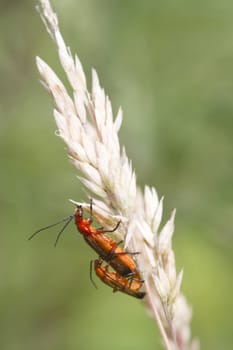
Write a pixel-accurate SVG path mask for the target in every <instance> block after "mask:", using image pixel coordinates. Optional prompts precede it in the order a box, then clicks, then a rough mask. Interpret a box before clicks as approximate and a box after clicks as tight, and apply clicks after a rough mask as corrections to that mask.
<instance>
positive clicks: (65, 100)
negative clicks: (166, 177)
mask: <svg viewBox="0 0 233 350" xmlns="http://www.w3.org/2000/svg"><path fill="white" fill-rule="evenodd" d="M39 2H40V6H39V11H40V15H41V18H42V20H43V22H44V24H45V27H46V29H47V31H48V33H49V35H50V36H51V38H52V40H53V41H54V43H55V44H56V48H57V52H58V55H59V59H60V62H61V65H62V67H63V69H64V71H65V73H66V76H67V78H68V81H69V84H70V86H71V89H72V96H71V95H70V94H69V93H68V92H67V90H66V88H65V86H64V84H63V83H62V82H61V80H60V79H59V78H58V77H57V75H56V74H55V73H54V71H53V70H52V69H51V68H50V67H49V66H48V65H47V64H46V63H45V62H44V61H43V60H42V59H41V58H39V57H37V58H36V63H37V68H38V71H39V74H40V77H41V80H42V82H43V85H44V86H45V88H46V89H47V91H48V92H49V93H50V94H51V95H52V98H53V101H54V118H55V121H56V124H57V128H58V132H57V133H58V135H59V136H60V137H61V138H62V139H63V141H64V142H65V144H66V146H67V150H68V156H69V158H70V160H71V162H72V163H73V165H74V166H75V167H76V168H77V169H78V170H79V172H80V173H81V174H82V175H81V176H79V180H80V181H81V182H82V184H83V186H84V187H85V189H86V191H87V193H88V195H89V196H91V197H92V198H93V199H94V200H93V201H94V214H95V217H96V218H97V220H98V221H99V222H100V224H101V225H103V226H105V227H107V228H108V227H113V226H114V225H115V224H116V223H117V221H119V219H120V220H121V222H122V224H121V225H120V227H119V230H117V233H116V234H117V236H118V237H120V238H121V239H123V240H124V244H125V247H127V249H128V250H131V251H138V252H140V254H138V255H137V256H136V257H135V259H136V263H137V266H138V269H139V271H140V273H141V276H142V277H143V279H144V280H145V283H144V286H145V291H146V298H145V301H146V304H147V307H148V309H149V310H150V313H151V315H152V316H153V317H154V318H155V320H156V322H157V324H158V327H159V330H160V333H161V336H162V339H163V343H164V346H165V348H166V349H172V350H175V349H177V350H178V349H180V350H190V349H192V350H197V349H199V346H198V342H197V341H191V335H190V320H191V309H190V307H189V305H188V304H187V302H186V299H185V297H184V296H183V294H182V293H181V292H180V287H181V281H182V277H183V271H181V272H179V273H177V270H176V263H175V254H174V251H173V249H172V236H173V232H174V219H175V211H173V212H172V214H171V217H170V219H169V220H168V221H167V223H166V224H165V225H164V226H163V227H162V228H161V227H160V226H161V220H162V212H163V198H161V199H159V198H158V195H157V192H156V190H155V188H153V187H152V188H150V187H148V186H145V189H144V191H141V190H140V189H139V188H138V187H137V184H136V176H135V172H134V170H133V168H132V164H131V161H130V160H129V159H128V157H127V154H126V151H125V148H124V147H121V146H120V143H119V138H118V132H119V129H120V127H121V123H122V118H123V113H122V109H121V108H120V109H119V111H118V112H117V114H116V116H115V117H114V115H113V111H112V106H111V102H110V100H109V97H108V96H107V95H106V93H105V91H104V89H103V88H102V87H101V85H100V82H99V78H98V75H97V73H96V71H95V70H94V69H93V70H92V89H91V91H90V92H89V91H88V88H87V83H86V77H85V73H84V71H83V68H82V64H81V62H80V60H79V58H78V56H77V55H74V57H73V56H72V54H71V51H70V49H69V48H68V47H67V45H66V44H65V42H64V39H63V37H62V35H61V32H60V29H59V25H58V19H57V16H56V14H55V13H54V11H53V10H52V8H51V5H50V3H49V1H48V0H40V1H39ZM73 202H74V203H78V204H80V202H76V201H73ZM81 204H82V205H83V206H84V208H86V209H88V208H89V203H81Z"/></svg>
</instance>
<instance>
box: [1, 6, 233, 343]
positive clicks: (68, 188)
mask: <svg viewBox="0 0 233 350" xmlns="http://www.w3.org/2000/svg"><path fill="white" fill-rule="evenodd" d="M35 5H36V1H30V0H24V1H18V0H15V1H13V0H11V1H10V0H1V2H0V77H1V78H0V156H1V168H0V220H1V235H0V271H1V275H0V276H1V279H0V293H1V294H0V349H4V350H21V349H23V350H31V349H33V350H37V349H38V350H39V349H43V350H65V349H66V350H75V349H80V350H83V349H84V350H85V349H87V350H99V349H101V350H107V349H109V348H111V349H112V350H115V349H121V350H128V349H134V350H141V349H147V350H152V349H162V346H161V343H160V338H159V335H158V331H157V329H156V326H155V324H154V322H153V320H151V319H150V318H149V317H148V315H147V313H146V310H145V308H144V307H143V304H141V303H140V302H138V301H137V300H134V299H133V298H130V297H128V296H125V295H122V294H121V293H119V294H115V295H113V294H112V293H111V290H110V289H109V288H107V287H106V286H102V285H100V284H99V283H98V285H99V288H98V290H97V291H96V290H95V289H94V288H93V287H92V285H91V283H90V281H89V261H90V259H91V258H93V256H95V255H94V254H93V253H92V252H91V250H90V249H89V247H88V246H87V245H86V244H85V243H84V241H83V239H82V237H81V236H79V235H78V234H76V230H75V228H74V227H73V226H72V225H71V226H70V227H69V228H68V229H67V232H66V234H65V235H64V236H63V238H62V240H61V241H60V243H59V245H58V247H57V248H56V249H54V248H53V243H54V239H55V235H56V232H57V229H54V230H51V231H50V232H49V231H48V232H47V233H44V234H41V236H40V237H37V239H35V240H33V241H31V242H28V241H27V237H28V236H29V235H30V234H31V233H32V232H33V231H35V230H36V229H38V228H40V227H42V226H46V225H47V224H49V223H53V222H55V221H56V220H58V219H59V218H62V217H65V216H67V215H69V214H70V213H71V212H72V211H73V207H72V205H71V204H70V203H69V202H68V198H73V199H76V200H85V196H84V192H83V190H82V188H81V186H80V183H79V181H78V180H77V179H76V171H75V169H74V168H72V166H71V165H70V164H69V162H68V160H67V156H66V152H65V150H64V145H63V143H62V141H61V140H60V139H59V138H58V137H56V136H55V135H54V130H55V124H54V121H53V117H52V103H51V100H50V98H49V97H48V96H47V94H46V92H45V91H44V90H43V89H42V87H41V86H40V84H39V82H38V74H37V71H36V67H35V56H36V55H39V56H41V57H42V58H43V59H45V60H46V61H47V62H48V63H49V64H50V65H51V66H52V67H53V68H54V69H55V70H56V72H57V73H58V74H59V75H60V76H61V77H64V74H63V73H62V71H61V68H60V66H59V63H58V59H57V55H56V51H55V48H54V46H53V44H52V42H51V40H50V38H49V36H48V35H47V33H46V31H45V29H44V26H43V24H42V22H41V20H40V18H39V16H38V14H37V13H36V11H35ZM53 5H54V8H55V9H56V11H57V13H58V15H59V19H60V25H61V30H62V32H63V35H64V37H65V40H66V42H67V44H69V45H70V46H71V48H72V51H73V52H75V51H76V52H78V54H79V56H80V58H81V60H82V63H83V65H84V68H85V71H86V74H87V76H88V79H89V82H90V70H91V67H92V66H94V67H95V68H96V69H97V71H98V73H99V76H100V80H101V83H102V85H103V86H104V87H105V89H106V91H107V93H108V94H109V96H110V98H111V100H112V102H113V106H114V110H115V111H116V110H117V108H118V106H119V105H122V106H123V110H124V116H125V119H124V123H123V127H122V129H121V133H120V138H121V141H122V143H123V144H125V145H126V148H127V152H128V155H129V157H130V158H131V159H132V160H133V165H134V167H135V169H136V173H137V176H138V182H139V184H140V185H141V186H144V184H149V185H151V186H155V187H156V189H157V191H158V193H159V196H160V197H161V196H162V195H164V196H165V209H164V222H165V220H166V219H167V218H168V217H169V215H170V212H171V210H172V209H173V208H174V207H176V208H177V209H178V211H177V218H176V231H175V236H174V248H175V252H176V258H177V265H178V268H179V269H181V268H182V267H183V266H184V272H185V274H184V281H183V291H184V293H185V294H186V296H187V298H188V300H189V302H190V303H191V304H192V307H193V312H194V316H193V321H192V332H193V334H194V335H197V336H198V337H200V340H201V344H202V349H205V350H209V349H211V350H215V349H216V350H217V349H232V344H233V327H232V311H233V307H232V306H233V302H232V288H233V281H232V243H233V236H232V213H233V205H232V194H233V193H232V192H233V186H232V175H233V170H232V169H233V167H232V164H233V163H232V161H233V149H232V136H233V2H232V0H222V1H219V0H202V1H198V0H191V1H187V0H186V1H184V0H183V1H176V0H175V1H168V0H163V1H162V0H158V1H157V0H145V1H133V0H131V1H129V0H124V1H123V0H85V1H81V0H66V1H58V0H57V1H56V0H54V1H53Z"/></svg>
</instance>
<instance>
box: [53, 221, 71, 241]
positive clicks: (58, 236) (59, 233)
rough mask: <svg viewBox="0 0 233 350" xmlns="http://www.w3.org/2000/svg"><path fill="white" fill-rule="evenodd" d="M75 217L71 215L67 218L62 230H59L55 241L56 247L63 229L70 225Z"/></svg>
mask: <svg viewBox="0 0 233 350" xmlns="http://www.w3.org/2000/svg"><path fill="white" fill-rule="evenodd" d="M73 217H74V216H73V215H71V216H70V217H69V218H68V219H67V222H66V223H65V225H64V226H63V227H62V229H61V231H60V232H58V234H57V238H56V241H55V243H54V247H56V245H57V243H58V240H59V238H60V237H61V235H62V232H63V231H64V230H65V228H66V227H67V226H68V225H69V223H70V222H71V220H73Z"/></svg>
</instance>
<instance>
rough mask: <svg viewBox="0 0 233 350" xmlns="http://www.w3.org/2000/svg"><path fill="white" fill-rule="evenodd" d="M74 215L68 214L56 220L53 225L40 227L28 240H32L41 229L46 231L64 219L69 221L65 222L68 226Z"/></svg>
mask: <svg viewBox="0 0 233 350" xmlns="http://www.w3.org/2000/svg"><path fill="white" fill-rule="evenodd" d="M73 217H74V215H70V216H68V217H67V218H64V219H62V220H60V221H58V222H55V224H52V225H49V226H46V227H42V228H40V229H39V230H37V231H36V232H34V233H33V234H32V235H31V236H30V237H29V238H28V240H29V241H30V240H31V239H32V238H33V237H35V236H36V235H37V234H38V233H40V232H41V231H45V230H47V229H49V228H51V227H53V226H56V225H58V224H60V223H61V222H64V221H67V223H66V224H65V227H66V226H67V224H68V223H69V222H70V221H71V220H72V219H73Z"/></svg>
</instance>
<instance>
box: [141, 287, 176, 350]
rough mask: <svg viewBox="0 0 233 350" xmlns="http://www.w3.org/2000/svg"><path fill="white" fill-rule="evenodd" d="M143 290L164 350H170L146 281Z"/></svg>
mask: <svg viewBox="0 0 233 350" xmlns="http://www.w3.org/2000/svg"><path fill="white" fill-rule="evenodd" d="M145 288H146V295H147V299H148V301H149V303H150V306H151V311H152V312H153V314H154V317H155V320H156V322H157V325H158V328H159V331H160V334H161V337H162V339H163V343H164V346H165V348H166V350H172V348H171V345H170V342H169V339H168V336H167V334H166V332H165V329H164V327H163V324H162V321H161V319H160V316H159V313H158V311H157V309H156V307H155V306H154V303H153V301H152V300H153V298H154V296H153V295H152V293H151V290H150V286H149V285H148V282H147V281H145Z"/></svg>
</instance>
